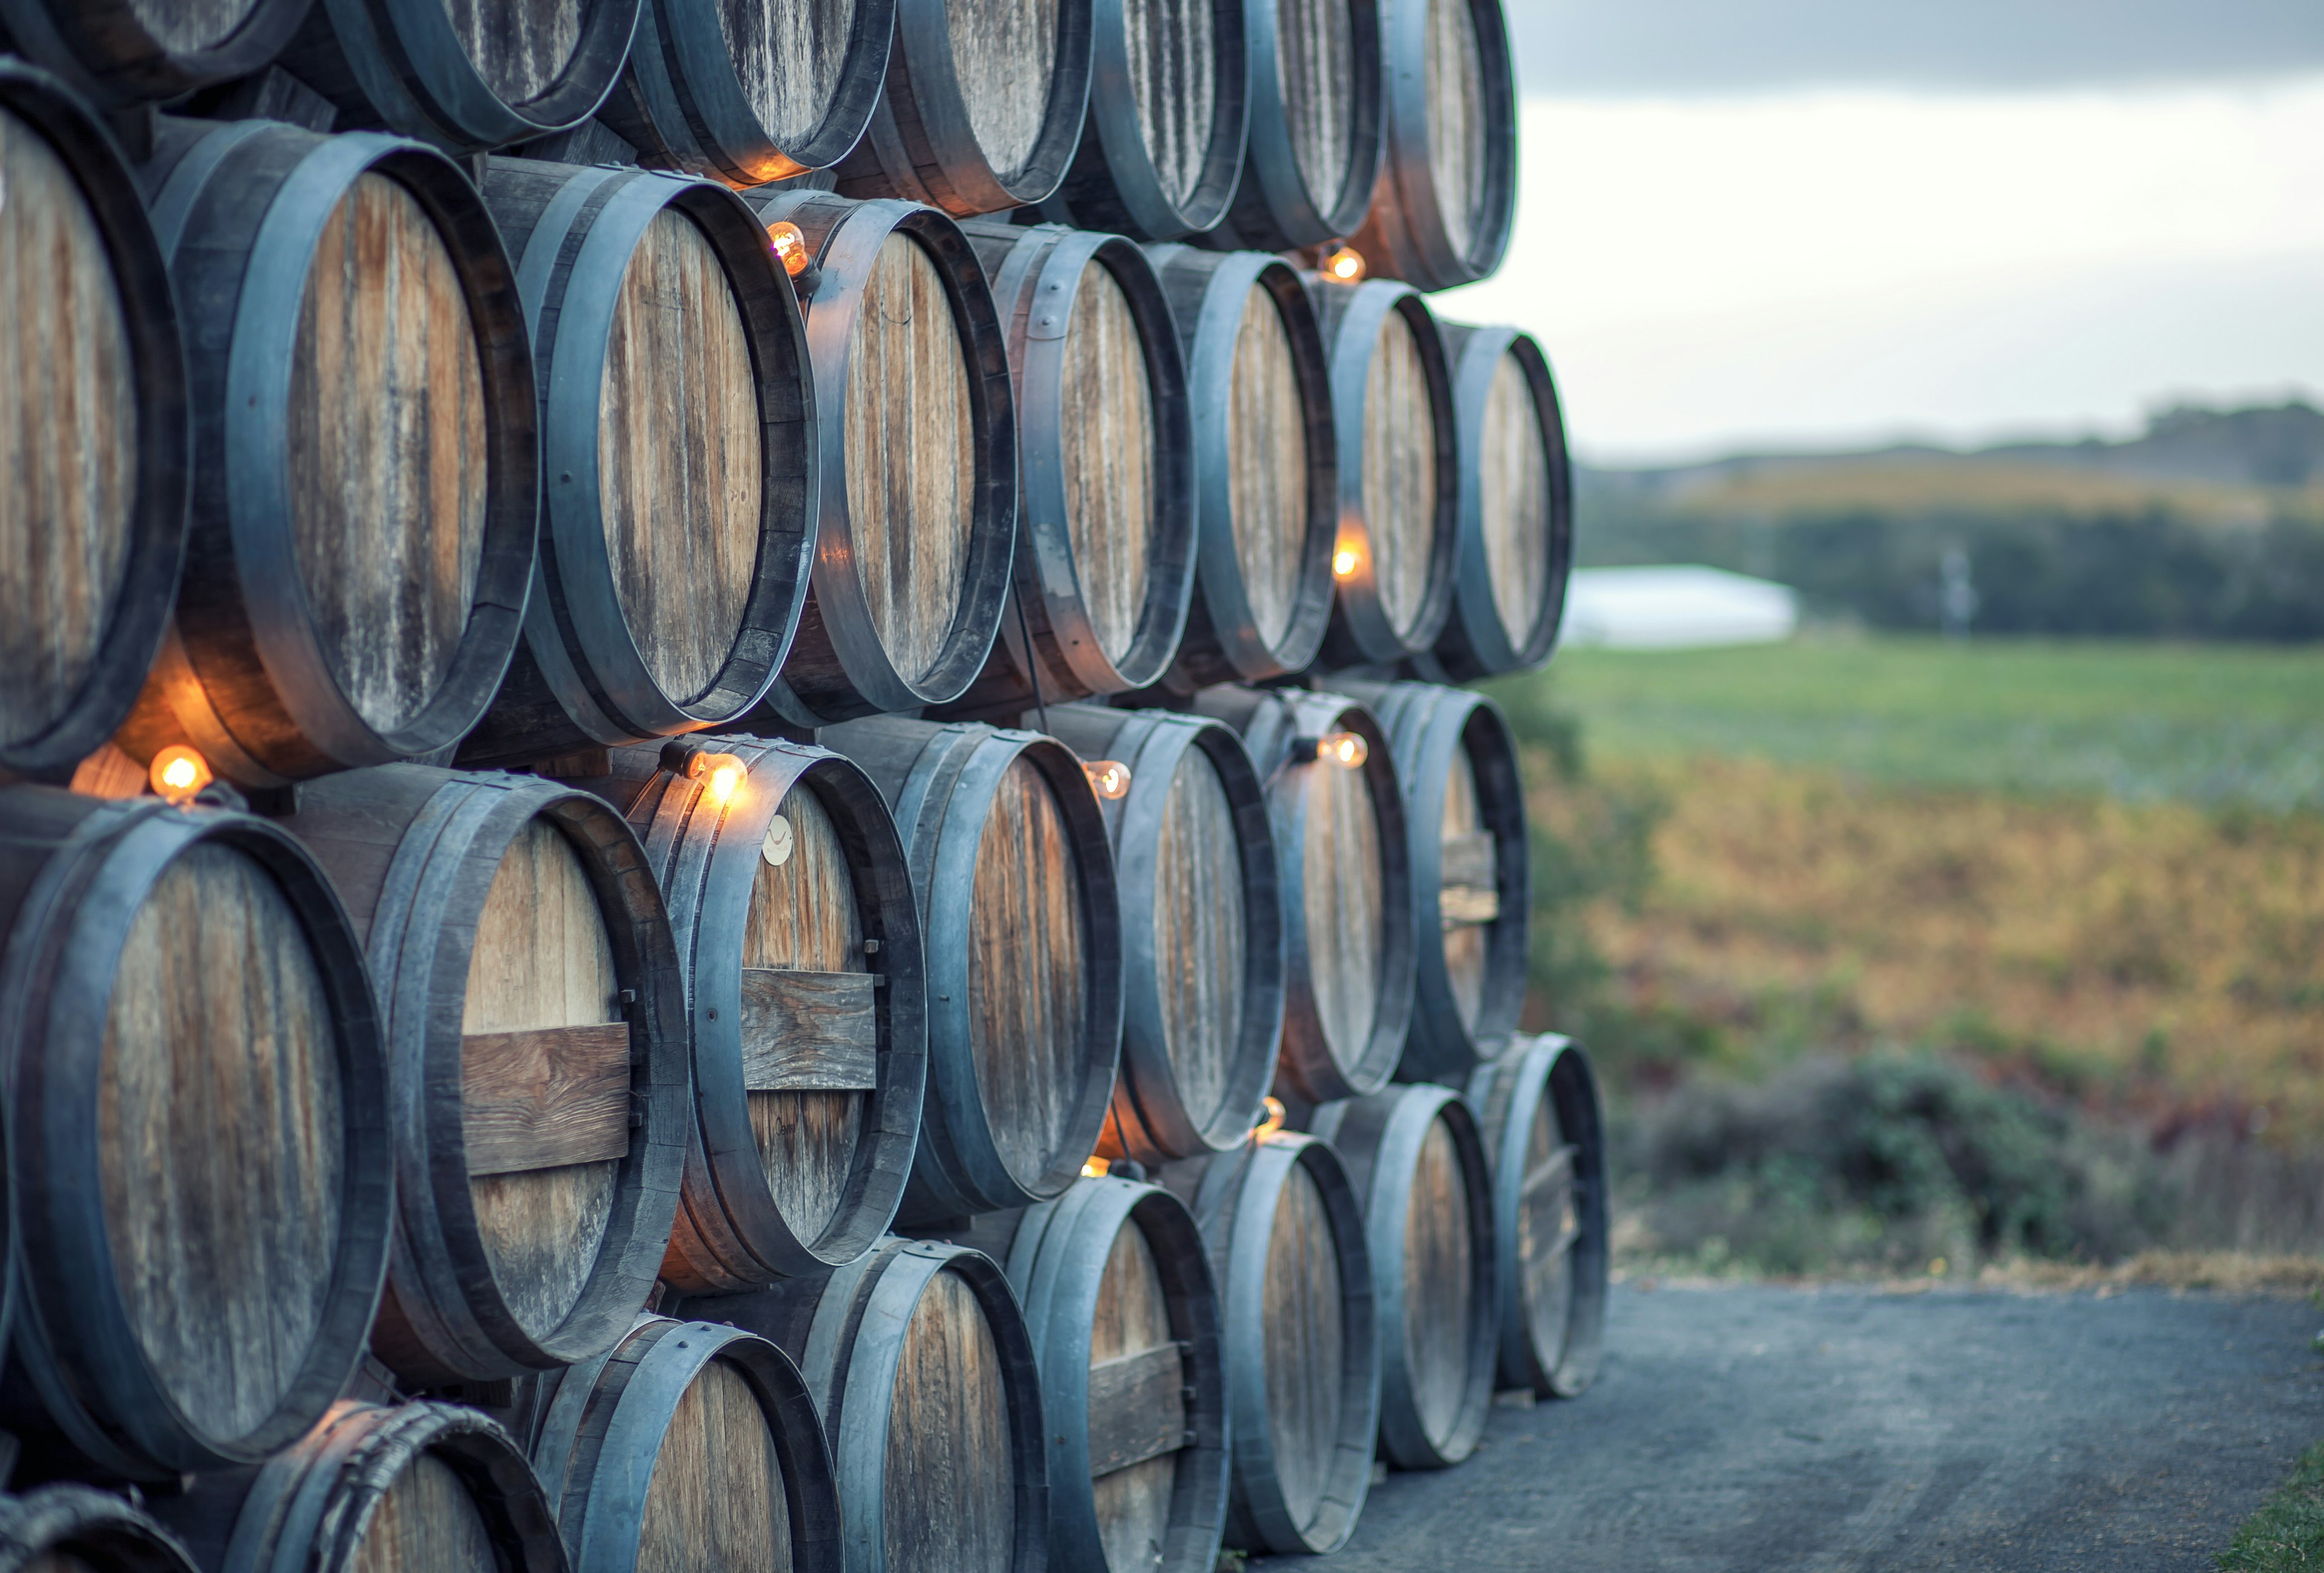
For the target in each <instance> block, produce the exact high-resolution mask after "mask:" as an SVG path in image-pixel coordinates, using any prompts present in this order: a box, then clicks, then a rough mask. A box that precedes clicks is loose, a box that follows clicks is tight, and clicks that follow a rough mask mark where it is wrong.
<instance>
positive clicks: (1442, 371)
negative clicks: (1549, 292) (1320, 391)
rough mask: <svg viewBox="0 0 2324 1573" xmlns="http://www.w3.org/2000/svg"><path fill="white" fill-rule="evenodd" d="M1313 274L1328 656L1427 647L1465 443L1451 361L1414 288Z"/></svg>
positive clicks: (1439, 624)
mask: <svg viewBox="0 0 2324 1573" xmlns="http://www.w3.org/2000/svg"><path fill="white" fill-rule="evenodd" d="M1308 277H1309V288H1310V289H1311V290H1312V291H1314V296H1315V312H1316V316H1317V317H1318V318H1319V319H1321V320H1322V322H1323V339H1324V342H1325V344H1326V345H1327V346H1328V347H1329V353H1330V356H1331V365H1332V409H1333V426H1334V429H1335V430H1336V431H1337V434H1338V440H1339V449H1340V535H1339V541H1338V543H1337V545H1336V546H1335V547H1334V549H1333V564H1332V567H1333V574H1334V577H1336V578H1337V579H1338V580H1339V594H1338V598H1337V600H1336V602H1335V603H1334V605H1333V611H1332V628H1331V632H1330V634H1328V635H1326V637H1325V639H1324V642H1323V661H1324V663H1325V664H1326V665H1328V666H1333V667H1342V666H1361V665H1367V664H1378V665H1386V664H1392V663H1394V662H1400V661H1403V660H1405V659H1406V658H1407V657H1410V656H1415V655H1421V654H1425V652H1427V651H1428V650H1429V649H1430V648H1431V647H1433V646H1434V644H1435V643H1436V636H1437V635H1438V634H1440V633H1442V632H1443V627H1444V623H1445V619H1446V618H1447V617H1448V616H1449V615H1451V614H1452V570H1453V565H1454V562H1455V554H1456V552H1457V551H1458V549H1459V546H1460V536H1461V468H1460V467H1461V448H1460V444H1459V441H1458V440H1457V439H1458V432H1459V425H1458V421H1457V418H1456V414H1455V412H1454V409H1453V404H1452V368H1451V363H1450V362H1449V361H1448V360H1447V358H1446V356H1445V352H1444V340H1443V335H1442V334H1440V333H1439V332H1438V331H1437V328H1436V319H1435V318H1434V317H1433V316H1431V315H1430V314H1429V310H1428V302H1427V301H1426V300H1425V298H1424V297H1423V296H1422V295H1421V294H1420V292H1419V291H1416V290H1415V289H1413V288H1412V287H1411V286H1410V285H1409V284H1399V283H1395V282H1390V281H1388V280H1384V279H1374V280H1371V281H1369V282H1365V283H1360V284H1352V285H1351V284H1342V283H1335V282H1331V281H1330V280H1327V279H1323V278H1320V277H1318V276H1316V275H1314V274H1310V275H1308Z"/></svg>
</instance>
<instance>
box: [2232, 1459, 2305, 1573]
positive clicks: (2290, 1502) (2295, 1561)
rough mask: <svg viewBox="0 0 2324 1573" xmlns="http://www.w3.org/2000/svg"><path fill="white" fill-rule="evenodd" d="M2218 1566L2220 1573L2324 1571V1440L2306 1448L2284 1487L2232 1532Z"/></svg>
mask: <svg viewBox="0 0 2324 1573" xmlns="http://www.w3.org/2000/svg"><path fill="white" fill-rule="evenodd" d="M2219 1567H2220V1568H2221V1569H2222V1570H2223V1573H2292V1570H2293V1569H2295V1568H2298V1569H2303V1570H2307V1569H2313V1568H2319V1567H2324V1442H2319V1443H2318V1444H2317V1445H2316V1446H2315V1447H2312V1448H2309V1449H2308V1452H2307V1456H2306V1457H2302V1458H2301V1460H2300V1466H2299V1467H2298V1468H2296V1469H2294V1470H2293V1471H2292V1478H2291V1479H2289V1480H2287V1481H2285V1482H2284V1483H2283V1488H2282V1490H2280V1491H2278V1492H2277V1493H2276V1494H2274V1495H2273V1496H2272V1497H2270V1498H2269V1499H2268V1501H2267V1505H2266V1506H2264V1507H2263V1508H2261V1509H2260V1510H2259V1511H2258V1512H2257V1513H2254V1514H2252V1516H2251V1519H2250V1522H2247V1523H2246V1524H2245V1525H2244V1527H2243V1528H2242V1529H2240V1530H2237V1531H2236V1538H2235V1541H2234V1543H2232V1544H2231V1545H2229V1546H2228V1547H2227V1550H2225V1551H2222V1552H2221V1553H2220V1554H2219Z"/></svg>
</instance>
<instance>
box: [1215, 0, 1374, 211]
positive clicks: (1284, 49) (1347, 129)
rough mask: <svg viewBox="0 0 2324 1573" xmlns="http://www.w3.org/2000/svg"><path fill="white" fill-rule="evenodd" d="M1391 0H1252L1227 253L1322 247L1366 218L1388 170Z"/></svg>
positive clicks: (1246, 26) (1246, 12)
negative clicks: (1238, 170)
mask: <svg viewBox="0 0 2324 1573" xmlns="http://www.w3.org/2000/svg"><path fill="white" fill-rule="evenodd" d="M1382 4H1383V0H1249V4H1248V5H1247V6H1246V7H1245V10H1244V13H1243V29H1244V37H1245V39H1246V40H1247V42H1248V43H1249V45H1250V142H1249V144H1248V146H1247V148H1246V150H1245V152H1244V154H1243V165H1242V180H1241V183H1240V185H1239V186H1238V187H1237V188H1236V190H1235V198H1234V203H1233V205H1232V206H1231V208H1229V209H1228V211H1227V217H1226V219H1225V221H1224V222H1223V223H1222V224H1220V225H1219V226H1218V227H1216V228H1215V229H1213V230H1212V231H1211V232H1210V233H1209V234H1208V235H1207V236H1204V238H1203V245H1213V246H1216V247H1217V248H1218V249H1220V250H1222V251H1234V250H1245V249H1247V250H1250V251H1292V250H1296V249H1297V248H1298V247H1301V246H1309V245H1321V244H1323V242H1324V241H1327V240H1332V239H1335V238H1337V237H1338V236H1343V235H1347V234H1349V233H1351V232H1352V231H1353V230H1354V229H1355V227H1356V226H1357V225H1359V224H1360V223H1362V222H1363V218H1364V213H1365V210H1366V209H1367V208H1369V206H1370V204H1371V199H1372V188H1373V186H1374V185H1375V184H1376V183H1377V182H1378V180H1379V170H1380V156H1381V146H1382V125H1383V120H1384V116H1385V112H1386V105H1385V102H1384V100H1385V98H1386V96H1387V87H1388V83H1387V75H1386V72H1385V70H1384V69H1383V67H1382V64H1381V61H1380V49H1381V45H1382V42H1383V39H1382V35H1381V28H1380V21H1381V6H1382Z"/></svg>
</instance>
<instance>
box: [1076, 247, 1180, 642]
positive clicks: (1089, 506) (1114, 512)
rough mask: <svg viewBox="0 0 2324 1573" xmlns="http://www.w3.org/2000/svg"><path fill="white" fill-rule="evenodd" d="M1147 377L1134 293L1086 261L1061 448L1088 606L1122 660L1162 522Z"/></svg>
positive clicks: (1142, 605) (1102, 637)
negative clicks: (1132, 298)
mask: <svg viewBox="0 0 2324 1573" xmlns="http://www.w3.org/2000/svg"><path fill="white" fill-rule="evenodd" d="M1148 378H1149V374H1148V369H1147V365H1146V351H1145V349H1144V347H1142V346H1141V345H1140V344H1139V328H1138V319H1137V318H1136V317H1135V316H1133V315H1132V314H1131V312H1130V297H1129V296H1128V295H1127V294H1125V293H1124V292H1123V291H1122V288H1121V285H1120V283H1119V282H1116V281H1115V279H1114V276H1113V271H1112V270H1111V268H1108V267H1106V266H1105V265H1104V264H1102V263H1095V262H1093V263H1089V264H1086V265H1084V267H1083V269H1082V276H1081V284H1080V288H1079V289H1078V290H1077V291H1075V293H1074V310H1073V316H1072V319H1071V320H1070V322H1069V323H1068V324H1067V327H1066V330H1065V370H1064V376H1063V378H1062V408H1061V410H1060V415H1061V417H1062V421H1061V424H1062V427H1063V430H1062V431H1061V432H1060V433H1059V436H1060V439H1061V440H1060V442H1059V448H1060V449H1061V457H1062V458H1063V459H1064V461H1065V529H1066V532H1067V535H1068V538H1069V539H1070V540H1071V541H1073V546H1074V572H1075V574H1076V576H1077V577H1078V578H1080V580H1081V588H1082V602H1083V605H1084V606H1086V607H1087V608H1088V609H1089V617H1090V625H1091V627H1092V628H1093V630H1094V631H1095V633H1096V634H1097V641H1098V646H1099V648H1100V649H1101V650H1102V651H1103V652H1105V658H1106V659H1107V660H1108V661H1110V662H1120V660H1121V658H1122V657H1123V656H1125V655H1127V654H1128V653H1129V652H1130V644H1131V642H1132V641H1133V640H1135V639H1136V638H1137V636H1138V622H1139V614H1141V613H1143V612H1144V611H1145V610H1146V598H1147V582H1148V561H1149V558H1150V556H1151V552H1150V551H1149V545H1150V542H1151V541H1152V540H1153V538H1154V532H1155V529H1156V526H1157V523H1158V521H1157V519H1156V518H1155V516H1154V512H1155V506H1156V483H1157V477H1156V474H1155V469H1156V455H1155V451H1154V444H1155V440H1156V433H1155V429H1154V404H1153V390H1152V388H1151V386H1150V385H1149V381H1148Z"/></svg>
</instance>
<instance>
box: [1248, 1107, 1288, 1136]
mask: <svg viewBox="0 0 2324 1573" xmlns="http://www.w3.org/2000/svg"><path fill="white" fill-rule="evenodd" d="M1289 1117H1290V1116H1289V1115H1287V1114H1286V1113H1285V1112H1284V1108H1283V1100H1282V1099H1281V1098H1278V1097H1269V1098H1268V1100H1267V1117H1266V1118H1265V1119H1263V1120H1261V1121H1259V1124H1256V1125H1253V1126H1252V1127H1251V1128H1250V1139H1251V1140H1252V1141H1254V1142H1264V1141H1266V1140H1267V1139H1268V1137H1269V1136H1272V1135H1273V1134H1275V1133H1276V1132H1277V1131H1279V1130H1281V1129H1283V1122H1284V1121H1285V1120H1286V1119H1288V1118H1289Z"/></svg>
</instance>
